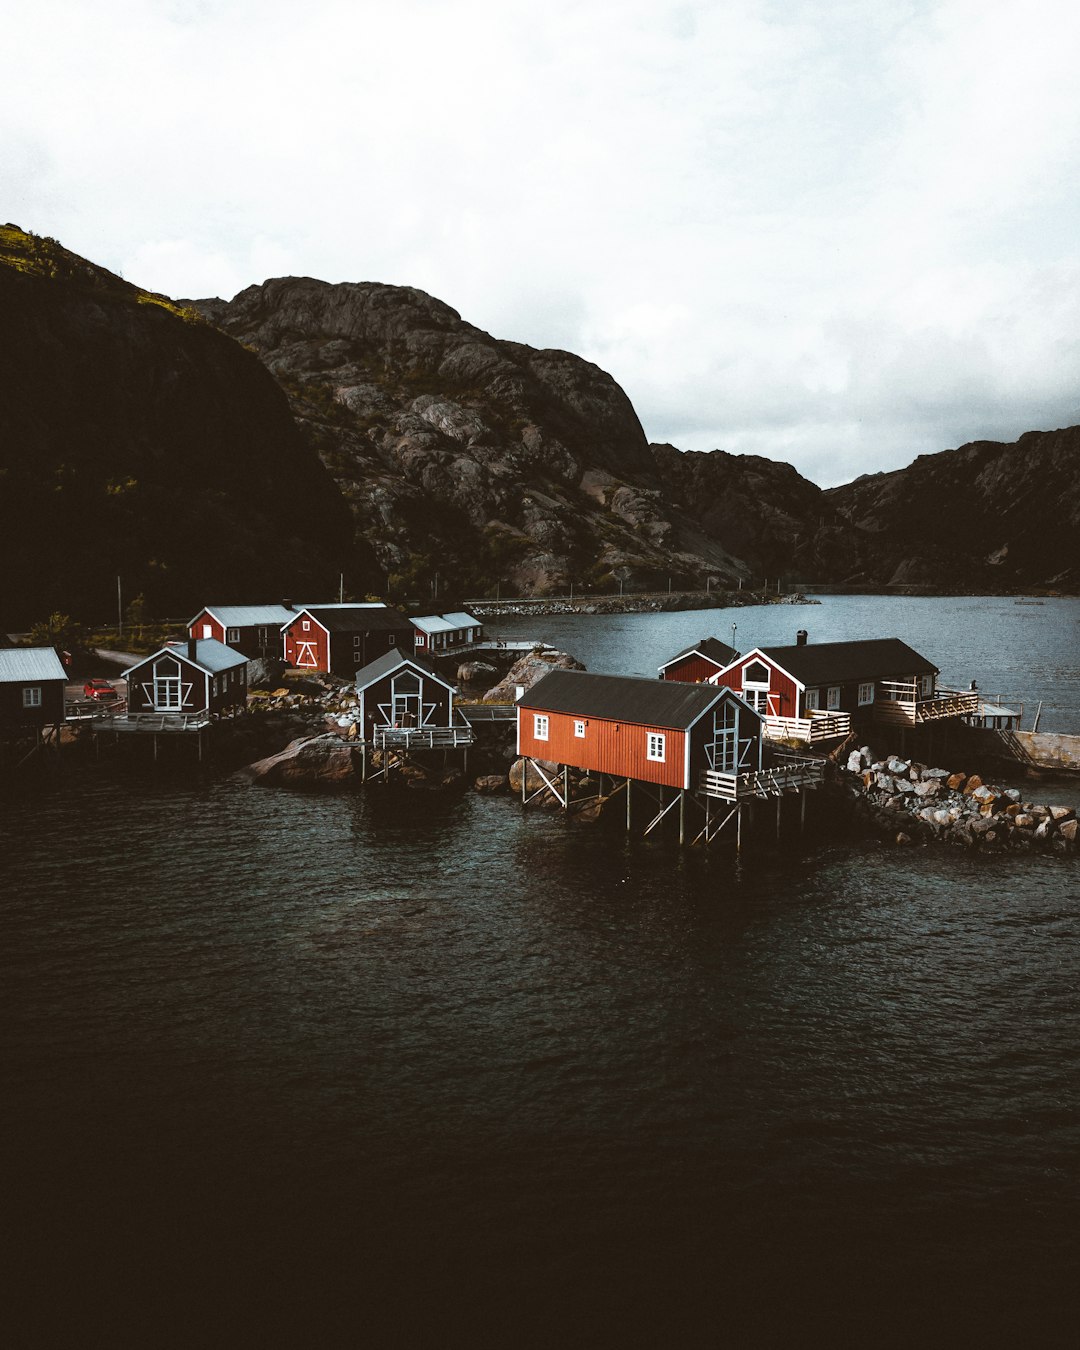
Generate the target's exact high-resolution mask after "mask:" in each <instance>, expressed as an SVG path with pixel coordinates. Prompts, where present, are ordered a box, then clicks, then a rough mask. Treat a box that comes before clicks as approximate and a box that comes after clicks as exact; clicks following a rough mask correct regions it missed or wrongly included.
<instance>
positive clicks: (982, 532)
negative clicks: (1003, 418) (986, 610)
mask: <svg viewBox="0 0 1080 1350" xmlns="http://www.w3.org/2000/svg"><path fill="white" fill-rule="evenodd" d="M822 497H823V499H824V501H825V503H826V504H827V506H828V507H829V508H831V510H832V511H834V512H835V513H836V517H837V519H839V520H840V521H842V522H843V523H844V530H845V533H846V534H847V535H848V537H849V538H850V539H851V541H852V542H853V544H854V551H855V555H856V556H857V558H858V568H857V570H856V569H855V568H854V567H852V569H851V572H849V575H852V573H853V574H854V579H857V580H861V581H864V582H867V583H869V584H873V585H914V586H932V587H943V588H945V589H960V590H972V591H987V592H991V593H992V592H995V591H1000V590H1006V591H1008V590H1023V589H1030V588H1032V587H1035V588H1042V587H1052V588H1056V589H1059V590H1064V591H1069V592H1074V593H1075V592H1076V591H1078V590H1080V427H1068V428H1066V429H1065V430H1062V431H1029V432H1028V433H1027V434H1026V435H1024V436H1021V437H1020V439H1019V440H1018V441H1016V442H1015V443H1011V444H1002V443H1000V442H997V441H974V442H972V443H971V444H970V445H963V446H961V447H960V448H959V449H958V450H945V451H942V452H941V453H939V454H936V455H920V456H919V458H918V459H916V460H915V462H914V463H913V464H909V465H908V466H907V468H904V469H897V470H896V471H895V472H893V473H879V474H870V475H866V476H864V477H862V478H857V479H856V480H855V481H854V482H852V483H846V484H845V485H844V486H843V487H837V488H831V489H829V490H828V491H827V492H824V493H823V494H822Z"/></svg>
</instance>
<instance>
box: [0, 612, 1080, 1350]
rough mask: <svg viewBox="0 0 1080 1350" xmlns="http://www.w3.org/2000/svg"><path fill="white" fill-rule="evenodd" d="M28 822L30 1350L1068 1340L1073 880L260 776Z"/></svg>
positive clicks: (1077, 876)
mask: <svg viewBox="0 0 1080 1350" xmlns="http://www.w3.org/2000/svg"><path fill="white" fill-rule="evenodd" d="M777 612H778V613H780V614H782V615H784V616H785V617H788V616H792V615H802V614H818V613H820V612H821V611H819V610H805V611H794V610H785V611H777ZM668 617H677V618H680V619H682V620H686V619H687V618H688V616H685V615H682V616H665V618H668ZM689 617H690V618H691V619H696V620H697V622H696V625H695V628H694V629H693V630H692V631H693V633H694V634H695V635H697V636H700V633H696V628H699V627H700V626H701V622H700V621H701V617H702V616H689ZM577 622H579V623H580V622H582V621H580V620H579V621H577ZM585 622H587V623H588V622H592V621H585ZM740 622H741V621H740ZM789 622H790V618H789ZM799 626H804V625H802V624H801V623H800V625H799ZM805 626H809V625H808V624H807V625H805ZM597 627H598V628H600V629H601V630H602V625H599V624H598V625H597ZM579 631H580V632H581V633H585V632H586V630H585V629H581V630H579ZM706 631H707V630H706ZM687 640H688V641H689V640H690V639H689V638H688V639H687ZM579 645H580V644H579ZM1051 645H1052V644H1051ZM661 659H663V658H662V657H661ZM0 822H2V828H3V832H4V844H5V848H4V854H5V859H6V874H5V876H4V879H3V900H4V928H3V949H2V954H0V1028H2V1033H0V1034H2V1041H3V1051H4V1059H5V1068H4V1085H5V1104H4V1112H3V1122H4V1123H3V1127H2V1128H3V1135H4V1143H5V1155H6V1156H7V1157H8V1158H9V1159H10V1160H11V1161H10V1164H9V1168H8V1172H7V1177H8V1180H7V1185H6V1202H5V1206H4V1209H5V1213H6V1215H7V1227H8V1229H9V1233H10V1235H11V1237H12V1239H13V1241H12V1243H11V1255H10V1257H9V1259H8V1262H7V1264H6V1268H5V1269H6V1275H7V1277H8V1283H9V1286H10V1288H11V1289H12V1290H13V1291H14V1292H15V1293H16V1294H17V1293H19V1292H30V1293H32V1294H33V1305H32V1306H33V1309H34V1312H35V1326H36V1331H35V1333H34V1334H33V1335H31V1336H28V1337H27V1338H26V1339H25V1340H19V1341H17V1343H19V1344H44V1345H51V1344H65V1345H67V1344H71V1345H82V1344H87V1343H89V1344H98V1343H101V1344H117V1343H125V1344H126V1343H138V1344H147V1345H154V1344H162V1343H166V1342H169V1343H171V1342H173V1341H175V1342H177V1343H181V1344H187V1345H205V1344H230V1345H247V1344H252V1345H255V1344H259V1345H262V1344H276V1343H287V1344H300V1345H322V1344H339V1343H340V1344H346V1343H347V1344H358V1343H359V1344H380V1345H381V1344H402V1345H421V1344H422V1345H428V1344H440V1345H442V1344H447V1343H450V1344H457V1343H465V1342H466V1340H467V1341H468V1343H470V1344H499V1345H501V1344H504V1343H505V1344H525V1343H529V1344H531V1343H537V1344H539V1343H544V1344H550V1343H559V1344H564V1345H606V1344H613V1343H616V1342H618V1343H620V1344H651V1345H682V1344H686V1343H699V1342H702V1341H707V1342H710V1343H714V1342H715V1343H726V1344H737V1345H747V1344H776V1345H811V1344H813V1345H816V1344H819V1343H829V1342H833V1343H837V1344H859V1345H863V1344H893V1343H896V1344H900V1343H903V1344H946V1343H948V1344H976V1343H978V1344H986V1343H1003V1344H1006V1343H1007V1344H1016V1343H1023V1344H1029V1345H1030V1344H1054V1345H1057V1344H1061V1345H1065V1344H1070V1345H1071V1344H1074V1343H1075V1327H1076V1321H1075V1319H1076V1314H1077V1312H1078V1311H1080V1298H1078V1295H1077V1274H1078V1271H1077V1262H1076V1255H1077V1217H1078V1210H1077V1201H1078V1198H1080V1197H1078V1168H1077V1156H1078V1145H1080V1132H1078V1118H1077V1105H1078V1100H1077V1099H1078V1096H1080V1092H1078V1086H1080V1064H1078V1059H1080V867H1078V865H1077V863H1076V861H1075V860H1063V859H1059V858H1046V859H1043V858H1032V857H1025V858H1013V857H999V858H976V857H968V856H966V855H964V854H962V853H954V852H952V851H937V850H932V849H922V850H916V851H911V852H896V851H890V850H884V849H877V848H870V847H862V846H857V847H856V846H852V847H846V846H845V847H828V848H822V849H820V850H819V851H817V852H816V853H811V854H809V855H804V856H799V855H798V854H787V855H782V856H776V857H771V858H770V857H765V858H762V857H757V858H755V859H752V860H751V861H750V862H748V863H747V864H745V865H744V866H742V867H741V868H739V867H736V866H735V865H734V863H733V862H732V860H731V859H730V858H726V857H724V856H723V855H721V854H713V855H706V856H703V855H701V854H700V853H698V852H693V851H689V850H686V851H682V852H680V851H679V850H678V849H677V848H676V847H674V846H672V845H671V844H670V843H667V842H663V841H661V842H658V843H653V842H650V841H641V840H633V841H627V839H626V838H625V836H624V835H622V834H621V833H620V832H618V831H614V832H606V831H593V830H588V829H582V828H580V827H574V826H572V825H569V824H568V823H567V822H566V821H564V820H563V819H562V818H560V817H554V816H547V815H544V814H540V813H529V814H525V815H523V814H522V813H521V812H520V809H519V807H518V806H517V805H516V804H515V803H514V802H511V801H509V800H490V799H483V798H479V797H475V796H471V795H470V796H466V797H464V798H461V799H458V800H454V801H443V800H436V801H433V800H429V799H427V798H422V797H418V796H414V795H412V794H409V793H402V794H398V793H395V792H380V791H377V790H369V791H368V792H367V793H366V794H360V793H358V794H353V795H347V796H337V797H329V798H321V797H310V796H301V795H296V794H287V793H280V792H273V791H267V790H263V789H258V788H254V787H251V786H249V785H247V784H245V783H242V782H239V781H232V780H229V781H218V782H210V783H199V782H188V783H186V784H185V783H182V782H177V781H175V780H172V781H170V780H168V779H165V778H157V779H154V778H147V779H144V780H142V781H139V782H133V781H131V780H130V779H129V780H126V781H103V780H102V781H96V782H91V783H89V784H88V783H86V782H85V781H82V782H78V783H75V782H74V781H69V782H68V783H67V784H66V785H63V786H61V787H60V789H58V790H57V791H54V792H52V793H48V794H44V795H42V794H38V795H34V796H29V797H27V798H25V799H22V800H11V799H6V800H3V801H2V802H0ZM61 1319H62V1320H63V1321H64V1322H65V1323H66V1324H67V1327H68V1330H67V1332H66V1334H64V1335H62V1336H61V1335H60V1334H59V1333H57V1332H56V1331H55V1325H54V1324H57V1323H59V1321H60V1320H61Z"/></svg>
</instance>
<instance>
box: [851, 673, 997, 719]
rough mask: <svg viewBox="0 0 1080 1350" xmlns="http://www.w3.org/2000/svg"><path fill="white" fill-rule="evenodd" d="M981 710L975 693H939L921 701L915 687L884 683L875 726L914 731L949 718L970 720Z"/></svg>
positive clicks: (955, 691) (874, 712)
mask: <svg viewBox="0 0 1080 1350" xmlns="http://www.w3.org/2000/svg"><path fill="white" fill-rule="evenodd" d="M978 710H979V695H978V693H977V692H975V691H974V690H972V691H970V692H961V691H960V690H958V689H938V690H935V692H934V693H933V694H931V695H929V697H925V698H921V697H919V695H918V692H917V690H916V688H915V686H914V685H911V684H898V683H894V682H891V681H882V683H881V684H880V685H879V686H878V697H877V699H876V700H875V702H874V706H873V714H874V721H875V722H883V723H885V725H886V726H901V727H915V726H920V725H921V724H922V723H924V722H938V721H942V720H943V719H945V718H947V717H969V716H970V715H971V714H972V713H977V712H978Z"/></svg>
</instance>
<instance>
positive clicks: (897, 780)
mask: <svg viewBox="0 0 1080 1350" xmlns="http://www.w3.org/2000/svg"><path fill="white" fill-rule="evenodd" d="M838 785H839V786H840V788H841V789H842V790H844V791H846V792H847V793H848V794H849V796H850V798H851V799H852V801H851V805H852V810H853V812H854V815H855V818H856V820H857V821H858V823H860V824H861V825H863V826H865V827H869V828H870V829H871V830H872V831H873V832H874V833H877V834H879V835H881V836H882V837H883V838H891V839H893V840H894V841H895V842H896V843H898V844H909V843H912V842H916V841H920V842H926V841H929V840H932V839H937V840H941V841H943V842H946V843H950V844H955V845H959V846H962V847H964V848H973V849H979V850H981V851H984V852H1005V851H1022V852H1028V851H1043V852H1054V853H1072V852H1075V851H1076V849H1077V839H1078V832H1080V822H1078V821H1077V818H1076V812H1075V811H1074V810H1073V808H1072V807H1068V806H1040V805H1037V804H1035V803H1033V802H1028V801H1024V800H1023V796H1024V794H1023V793H1022V792H1021V790H1020V789H1019V788H1014V787H1002V786H1000V785H997V784H994V783H987V782H984V781H983V780H982V778H980V777H979V775H978V774H966V773H952V772H950V771H949V770H948V769H938V768H930V767H928V766H926V765H923V764H919V763H917V762H915V761H914V760H911V759H903V758H901V757H899V756H897V755H889V756H887V757H886V758H884V759H881V758H878V757H877V756H876V755H874V753H873V752H872V751H871V750H870V748H869V747H868V746H863V747H861V748H859V749H855V750H852V751H850V753H849V754H848V755H847V758H846V760H843V759H841V767H840V770H839V775H838Z"/></svg>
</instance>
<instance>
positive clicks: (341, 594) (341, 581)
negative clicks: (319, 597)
mask: <svg viewBox="0 0 1080 1350" xmlns="http://www.w3.org/2000/svg"><path fill="white" fill-rule="evenodd" d="M337 598H338V604H339V605H340V604H344V602H345V573H344V572H342V573H340V574H339V576H338V588H337Z"/></svg>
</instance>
